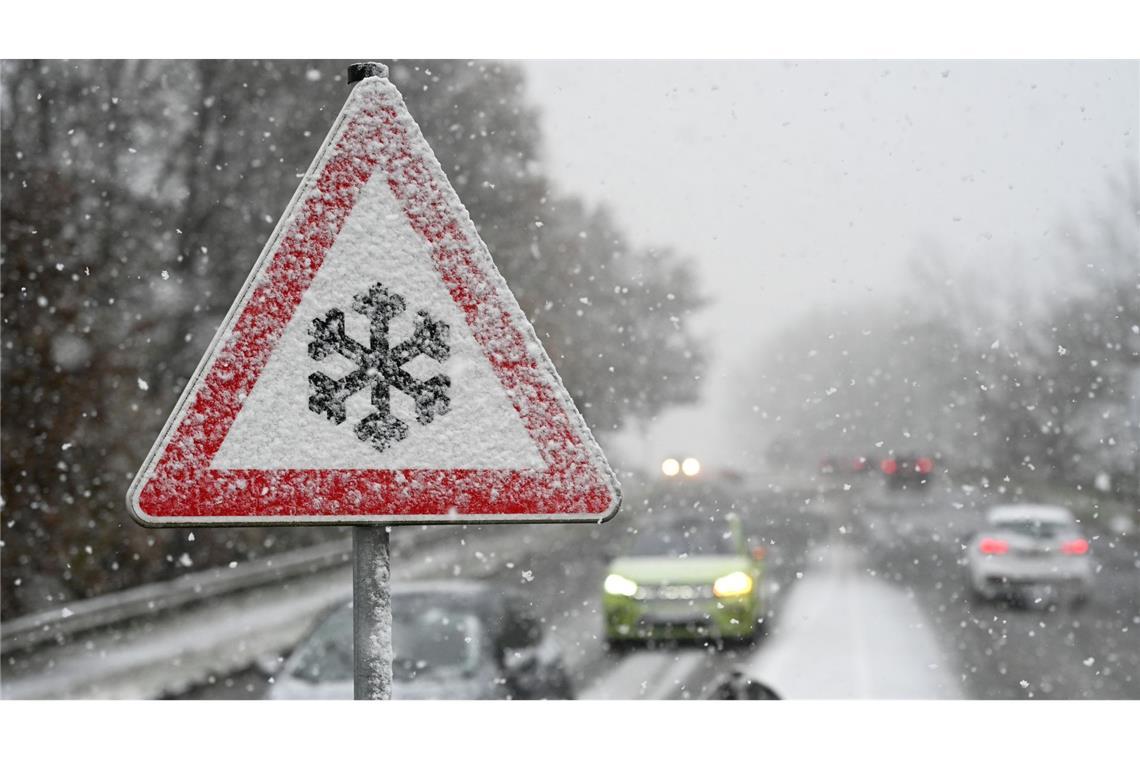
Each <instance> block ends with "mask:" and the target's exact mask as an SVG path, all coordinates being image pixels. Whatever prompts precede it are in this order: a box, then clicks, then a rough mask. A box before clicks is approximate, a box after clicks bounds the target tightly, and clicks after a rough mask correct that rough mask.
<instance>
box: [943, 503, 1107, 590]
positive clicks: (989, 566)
mask: <svg viewBox="0 0 1140 760" xmlns="http://www.w3.org/2000/svg"><path fill="white" fill-rule="evenodd" d="M966 566H967V568H968V571H969V580H970V585H971V588H972V590H973V592H974V594H975V596H976V597H978V598H979V599H981V600H990V599H995V598H998V597H1005V598H1011V599H1014V600H1018V601H1027V600H1028V601H1032V600H1035V599H1039V598H1044V597H1054V596H1059V595H1068V596H1069V597H1070V600H1071V601H1072V602H1074V603H1076V604H1080V603H1082V602H1083V601H1085V600H1086V599H1087V598H1088V595H1089V593H1090V589H1091V586H1092V575H1093V573H1092V562H1091V561H1090V558H1089V541H1088V539H1087V538H1085V536H1084V535H1083V533H1082V532H1081V529H1080V526H1079V524H1078V523H1077V521H1076V519H1075V518H1074V517H1073V514H1072V513H1071V512H1070V511H1069V510H1067V509H1065V508H1064V507H1056V506H1045V505H1037V504H1017V505H1004V506H998V507H993V508H992V509H990V510H989V512H987V513H986V521H985V526H984V527H983V528H982V530H980V531H978V532H977V533H976V534H974V535H973V536H972V537H971V538H970V540H969V541H968V544H967V546H966Z"/></svg>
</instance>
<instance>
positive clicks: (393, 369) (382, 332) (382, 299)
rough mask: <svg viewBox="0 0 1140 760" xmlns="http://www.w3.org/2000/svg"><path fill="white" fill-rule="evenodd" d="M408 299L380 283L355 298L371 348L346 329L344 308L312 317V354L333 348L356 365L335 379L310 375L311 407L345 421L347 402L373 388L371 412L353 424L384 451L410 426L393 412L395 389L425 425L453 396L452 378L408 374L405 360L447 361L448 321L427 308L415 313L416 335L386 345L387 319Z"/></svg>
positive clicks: (317, 355)
mask: <svg viewBox="0 0 1140 760" xmlns="http://www.w3.org/2000/svg"><path fill="white" fill-rule="evenodd" d="M405 308H406V304H405V302H404V299H403V297H402V296H401V295H400V294H398V293H392V292H389V291H388V289H387V288H385V287H384V286H383V285H382V284H381V283H379V282H378V283H376V284H375V285H373V286H372V287H371V288H369V289H368V292H366V293H360V294H358V295H357V296H356V297H355V298H353V299H352V310H353V311H355V312H357V313H358V314H363V315H364V316H366V317H368V319H369V321H370V322H371V336H370V339H369V344H368V346H367V347H365V346H362V345H361V344H359V343H357V342H356V341H355V340H353V339H352V338H350V337H349V336H348V335H346V334H345V332H344V312H343V311H341V310H340V309H329V311H328V313H326V314H325V316H324V318H323V319H322V318H320V317H318V318H316V319H314V320H313V324H312V327H310V328H309V335H310V336H312V340H311V341H310V342H309V356H310V357H312V358H313V359H315V360H317V361H321V360H322V359H325V358H326V357H328V356H331V355H332V354H334V353H337V354H340V355H341V356H343V357H345V358H346V359H350V360H351V361H352V362H353V364H355V365H356V369H354V370H353V371H352V372H350V373H349V374H347V375H345V376H344V377H342V378H341V379H340V380H334V379H333V378H331V377H329V376H328V375H326V374H324V373H323V372H314V373H313V374H311V375H309V392H310V393H309V409H311V410H312V411H314V412H316V413H318V414H323V415H325V416H326V417H328V418H329V419H330V420H332V421H333V422H334V423H336V424H337V425H339V424H341V423H342V422H344V420H345V411H344V402H345V401H346V400H347V399H348V397H349V396H351V395H353V394H354V393H356V392H357V391H360V390H363V389H364V388H367V387H371V388H372V406H374V407H375V408H376V411H375V412H373V413H372V414H369V415H368V416H367V417H365V418H364V419H362V420H360V422H358V423H356V427H355V428H354V429H355V431H356V437H357V438H359V439H360V440H362V441H367V442H369V443H371V444H372V445H373V446H374V447H375V448H376V450H377V451H383V450H384V449H386V448H388V447H389V446H391V445H392V444H394V443H397V442H399V441H402V440H404V439H405V438H407V436H408V425H407V424H406V423H405V422H404V421H403V420H401V419H399V418H397V417H396V416H394V415H393V414H392V412H391V403H390V394H391V389H392V388H395V389H396V390H399V391H403V392H404V393H405V394H407V395H408V396H409V397H411V398H412V400H414V401H415V402H416V421H417V422H419V423H420V424H421V425H426V424H428V423H429V422H431V421H432V420H434V419H435V418H436V416H437V415H442V414H447V412H448V410H449V409H450V408H451V399H450V398H449V397H448V395H447V391H448V389H449V388H450V387H451V378H449V377H448V376H447V375H436V376H434V377H430V378H428V379H427V380H417V379H415V378H414V377H412V376H411V375H410V374H408V371H407V370H405V369H404V365H405V364H407V363H408V362H410V361H411V360H412V359H414V358H416V357H417V356H421V355H423V356H427V357H429V358H431V359H435V360H436V361H438V362H443V361H446V360H447V358H448V356H449V355H450V354H451V349H450V348H449V347H448V345H447V335H448V330H449V328H448V325H447V323H446V322H441V321H439V320H437V319H432V318H431V317H430V316H428V313H427V312H426V311H424V310H422V309H421V310H420V311H419V312H418V313H417V314H416V323H415V331H414V333H413V334H412V337H411V338H409V339H408V340H405V341H404V342H403V343H400V344H399V345H398V346H396V347H395V348H389V347H388V323H389V322H390V321H391V320H392V319H393V318H395V317H397V316H399V315H400V314H403V313H404V309H405Z"/></svg>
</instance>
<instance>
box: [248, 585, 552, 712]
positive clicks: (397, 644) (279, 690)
mask: <svg viewBox="0 0 1140 760" xmlns="http://www.w3.org/2000/svg"><path fill="white" fill-rule="evenodd" d="M392 647H393V650H394V655H395V657H394V660H393V663H392V676H393V684H392V697H393V699H573V698H574V693H573V689H572V687H571V684H570V678H569V675H568V673H567V671H566V669H565V665H564V663H563V660H562V652H561V649H560V648H559V647H558V644H557V643H556V642H555V641H554V640H553V639H552V638H550V637H549V636H547V635H545V633H544V632H543V630H542V629H541V626H540V625H539V621H538V619H537V618H536V617H535V616H534V613H533V612H531V610H530V603H529V601H528V600H527V599H526V598H525V597H523V596H522V594H521V593H519V592H517V591H514V590H506V589H500V588H497V587H495V586H492V585H490V584H487V583H483V582H478V581H461V580H444V581H419V582H412V583H404V584H396V585H395V587H394V588H393V590H392ZM352 681H353V661H352V603H351V602H350V601H345V602H342V603H340V604H338V605H336V607H334V608H333V609H332V610H331V611H329V612H328V614H327V615H325V616H324V618H322V619H321V620H320V621H319V622H318V623H317V625H316V626H315V627H314V629H313V630H312V632H311V633H310V634H309V635H308V637H306V638H305V639H304V640H303V641H302V642H301V643H300V645H299V646H298V647H297V648H296V649H295V650H294V651H293V653H292V654H291V655H290V656H289V658H288V659H287V660H286V661H285V664H284V666H283V667H282V668H281V669H280V671H279V672H278V673H277V674H276V677H275V678H274V684H273V686H272V687H271V688H270V690H269V698H270V699H352V690H353V689H352Z"/></svg>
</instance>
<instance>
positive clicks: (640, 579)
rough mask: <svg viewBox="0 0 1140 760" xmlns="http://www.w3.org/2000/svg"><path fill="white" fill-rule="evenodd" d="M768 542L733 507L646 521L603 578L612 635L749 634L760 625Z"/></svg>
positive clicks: (620, 638)
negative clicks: (746, 527)
mask: <svg viewBox="0 0 1140 760" xmlns="http://www.w3.org/2000/svg"><path fill="white" fill-rule="evenodd" d="M763 556H764V555H763V549H761V548H757V549H756V550H750V549H749V547H748V545H747V543H746V541H745V538H744V532H743V530H742V528H741V524H740V520H739V518H737V517H736V515H729V516H728V518H725V519H717V520H715V521H710V520H708V519H707V518H705V519H700V518H695V517H694V518H691V519H688V520H683V521H670V522H667V523H664V524H656V525H653V526H652V528H651V529H650V528H643V529H642V530H640V531H639V532H638V535H637V538H636V539H635V540H634V542H633V545H632V546H631V547H630V550H629V552H628V554H627V555H626V556H623V557H619V558H617V559H615V560H613V562H611V563H610V566H609V569H608V571H607V573H606V579H605V582H604V584H603V595H602V611H603V615H604V617H605V635H606V640H607V642H609V643H611V644H616V643H620V642H626V641H634V640H650V639H652V640H665V639H697V638H715V639H744V640H748V639H752V638H755V637H756V635H757V634H758V633H759V632H760V630H761V624H762V618H763V616H764V614H765V606H766V605H765V600H764V598H763V590H762V589H763V575H764V562H763Z"/></svg>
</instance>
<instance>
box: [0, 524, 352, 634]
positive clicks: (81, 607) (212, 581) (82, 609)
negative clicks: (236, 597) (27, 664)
mask: <svg viewBox="0 0 1140 760" xmlns="http://www.w3.org/2000/svg"><path fill="white" fill-rule="evenodd" d="M351 559H352V540H351V539H347V538H346V539H343V540H337V541H331V542H326V543H323V544H318V545H316V546H309V547H305V548H303V549H295V550H292V551H288V552H282V553H281V554H277V555H274V556H271V557H264V558H261V559H258V560H253V561H248V562H245V563H242V564H239V565H238V566H237V567H216V568H211V569H208V570H200V571H198V572H194V573H188V574H186V575H182V576H180V577H178V578H175V579H174V580H170V581H162V582H159V583H149V584H147V585H145V586H136V587H135V588H130V589H126V590H124V591H117V592H114V593H110V594H104V595H102V596H98V597H93V598H91V599H83V600H79V601H75V602H69V603H68V604H66V605H62V606H59V607H53V608H52V609H48V610H44V611H42V612H36V613H33V614H31V615H25V616H24V617H20V618H16V619H15V620H10V621H7V622H3V623H0V651H3V652H4V654H9V653H12V652H18V651H21V650H25V649H29V648H31V647H35V646H39V645H41V644H46V643H49V642H51V641H54V640H58V639H61V638H64V637H68V636H73V635H75V634H77V633H83V632H87V631H91V630H94V629H97V628H104V627H107V626H111V625H115V624H118V623H123V622H125V621H128V620H131V619H134V618H139V617H143V616H147V615H154V614H156V613H159V612H163V611H168V610H172V609H177V608H179V607H185V606H187V605H190V604H195V603H197V602H202V601H205V600H207V599H210V598H212V597H217V596H221V595H225V594H231V593H235V592H239V591H245V590H247V589H251V588H255V587H257V586H262V585H266V584H269V583H273V582H277V581H281V580H285V579H287V578H294V577H297V576H301V575H307V574H309V573H313V572H317V571H320V570H324V569H327V568H332V567H337V566H340V565H346V564H348V563H349V561H350V560H351Z"/></svg>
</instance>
